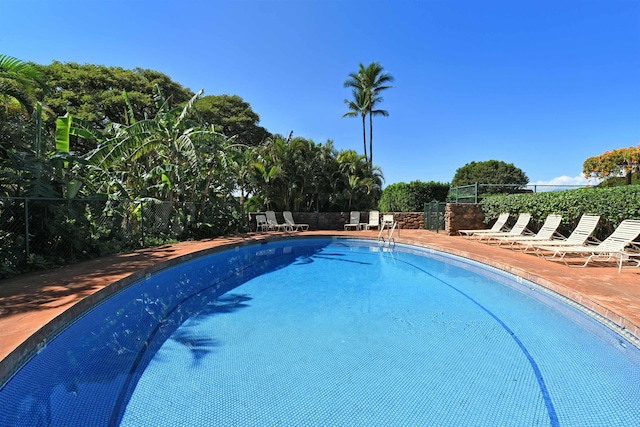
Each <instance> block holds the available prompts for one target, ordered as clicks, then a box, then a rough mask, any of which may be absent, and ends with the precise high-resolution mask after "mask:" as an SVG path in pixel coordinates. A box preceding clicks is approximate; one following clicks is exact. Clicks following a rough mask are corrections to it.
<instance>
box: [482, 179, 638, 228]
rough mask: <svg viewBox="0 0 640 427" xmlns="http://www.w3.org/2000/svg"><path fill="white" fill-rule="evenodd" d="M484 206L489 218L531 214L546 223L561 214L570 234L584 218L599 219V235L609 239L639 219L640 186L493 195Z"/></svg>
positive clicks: (483, 203)
mask: <svg viewBox="0 0 640 427" xmlns="http://www.w3.org/2000/svg"><path fill="white" fill-rule="evenodd" d="M481 206H482V210H483V211H484V213H485V216H486V217H488V218H490V217H496V216H498V215H499V214H500V213H502V212H510V213H511V214H513V215H515V214H518V213H522V212H530V213H531V215H532V217H533V218H534V219H535V220H537V221H539V222H543V221H544V219H545V218H546V217H547V215H549V214H552V213H553V214H560V215H562V223H563V226H564V227H565V228H566V230H568V231H570V230H572V229H573V228H574V227H575V226H576V225H577V223H578V221H579V220H580V217H581V216H582V214H585V213H586V214H595V215H600V216H601V219H600V223H599V226H598V230H597V232H596V233H597V234H598V235H599V236H600V237H606V236H608V235H609V234H610V233H611V232H612V231H613V230H614V229H615V227H617V226H618V224H620V222H622V221H623V220H625V219H640V186H638V185H631V186H623V187H614V188H581V189H577V190H567V191H562V192H546V193H536V194H533V193H528V194H511V195H494V196H490V197H487V198H485V199H484V200H483V201H482V205H481Z"/></svg>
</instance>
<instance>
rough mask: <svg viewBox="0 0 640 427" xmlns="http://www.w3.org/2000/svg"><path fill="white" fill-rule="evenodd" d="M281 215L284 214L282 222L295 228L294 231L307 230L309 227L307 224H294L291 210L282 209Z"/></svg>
mask: <svg viewBox="0 0 640 427" xmlns="http://www.w3.org/2000/svg"><path fill="white" fill-rule="evenodd" d="M282 216H284V222H285V223H286V224H287V225H288V226H289V227H291V230H295V231H300V230H302V231H307V230H308V229H309V224H296V222H295V221H294V220H293V214H292V213H291V211H284V212H282Z"/></svg>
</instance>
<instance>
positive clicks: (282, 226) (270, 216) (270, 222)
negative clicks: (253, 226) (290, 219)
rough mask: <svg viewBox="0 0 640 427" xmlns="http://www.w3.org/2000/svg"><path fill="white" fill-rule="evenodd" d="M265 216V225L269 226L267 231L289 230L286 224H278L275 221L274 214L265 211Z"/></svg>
mask: <svg viewBox="0 0 640 427" xmlns="http://www.w3.org/2000/svg"><path fill="white" fill-rule="evenodd" d="M265 214H266V215H267V224H268V225H269V230H273V231H287V230H289V229H290V227H289V225H288V224H286V223H285V224H279V223H278V220H277V219H276V213H275V212H274V211H266V212H265Z"/></svg>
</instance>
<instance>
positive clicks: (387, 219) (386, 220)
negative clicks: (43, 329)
mask: <svg viewBox="0 0 640 427" xmlns="http://www.w3.org/2000/svg"><path fill="white" fill-rule="evenodd" d="M394 223H395V221H394V219H393V214H385V215H383V216H382V225H384V226H386V227H387V228H391V227H393V224H394Z"/></svg>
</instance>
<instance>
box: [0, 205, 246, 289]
mask: <svg viewBox="0 0 640 427" xmlns="http://www.w3.org/2000/svg"><path fill="white" fill-rule="evenodd" d="M240 227H241V218H240V215H239V213H238V211H237V207H236V206H232V205H230V204H222V205H221V204H218V205H216V206H215V208H214V207H213V206H212V204H206V203H192V202H166V201H158V200H154V199H145V200H117V199H108V200H92V199H44V198H0V279H2V278H6V277H10V276H12V275H15V274H18V273H21V272H24V271H29V270H36V269H41V268H48V267H53V266H56V265H64V264H69V263H73V262H76V261H80V260H84V259H90V258H94V257H98V256H102V255H106V254H113V253H118V252H123V251H130V250H133V249H137V248H142V247H148V246H154V245H158V244H162V243H167V242H172V241H176V240H187V239H201V238H208V237H215V236H219V235H221V234H225V233H228V232H231V231H237V230H238V229H239V228H240Z"/></svg>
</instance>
